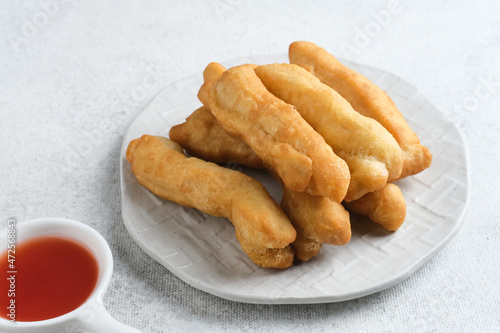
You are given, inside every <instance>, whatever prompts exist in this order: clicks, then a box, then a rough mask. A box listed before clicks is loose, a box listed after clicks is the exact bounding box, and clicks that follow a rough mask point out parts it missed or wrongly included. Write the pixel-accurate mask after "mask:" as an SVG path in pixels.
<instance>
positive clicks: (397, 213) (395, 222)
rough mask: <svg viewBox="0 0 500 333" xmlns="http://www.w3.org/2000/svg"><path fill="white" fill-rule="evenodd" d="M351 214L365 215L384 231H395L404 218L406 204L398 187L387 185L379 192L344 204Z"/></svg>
mask: <svg viewBox="0 0 500 333" xmlns="http://www.w3.org/2000/svg"><path fill="white" fill-rule="evenodd" d="M344 205H345V206H346V207H347V209H348V210H349V211H351V212H353V213H356V214H361V215H367V216H368V217H369V218H370V219H371V220H372V221H374V222H376V223H379V224H381V225H382V226H383V227H384V228H385V229H387V230H390V231H396V230H398V229H399V227H400V226H401V225H402V224H403V222H404V220H405V216H406V202H405V200H404V198H403V193H401V190H400V189H399V187H397V186H396V185H394V184H391V183H387V184H386V185H385V186H384V187H383V188H382V189H381V190H379V191H376V192H372V193H367V194H365V195H364V196H363V197H362V198H361V199H358V200H355V201H351V202H344Z"/></svg>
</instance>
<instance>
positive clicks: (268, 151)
mask: <svg viewBox="0 0 500 333" xmlns="http://www.w3.org/2000/svg"><path fill="white" fill-rule="evenodd" d="M221 67H222V66H220V65H219V64H214V63H212V64H209V65H208V66H207V68H206V69H205V71H204V79H205V83H204V84H203V86H202V87H201V89H200V91H199V93H198V98H199V99H200V101H201V102H202V103H203V104H204V105H205V106H206V107H208V108H209V109H210V110H211V112H212V114H213V115H214V116H215V118H216V119H217V122H218V123H219V124H220V126H221V127H222V128H223V129H224V131H225V132H227V133H228V134H230V135H231V136H233V137H235V138H237V139H240V140H242V141H243V142H245V143H246V144H247V145H248V146H250V148H251V149H252V150H253V151H254V152H255V153H256V155H257V156H259V158H260V159H262V161H263V162H264V164H265V165H266V167H267V168H269V169H270V170H272V171H273V173H275V174H277V175H278V176H279V178H280V179H281V180H282V181H283V182H284V183H285V185H286V186H287V187H288V188H290V189H293V190H295V191H297V192H307V193H310V194H314V195H321V196H326V197H328V198H330V199H332V200H333V201H337V202H338V201H340V200H342V199H343V198H344V196H345V194H346V191H347V187H348V184H349V180H350V174H349V170H348V167H347V165H346V163H345V162H344V161H343V160H342V159H341V158H339V157H338V156H337V155H335V153H334V152H333V151H332V149H331V147H330V146H329V145H328V144H326V142H325V140H324V139H323V138H322V137H321V135H319V134H318V133H317V132H316V131H315V130H314V129H313V128H312V127H311V126H310V125H309V124H308V123H307V122H306V121H305V120H304V119H302V117H301V116H300V114H299V113H298V112H297V111H296V110H295V108H294V107H293V106H291V105H289V104H286V103H285V102H283V101H282V100H280V99H278V98H276V97H275V96H273V95H272V94H271V93H270V92H269V91H267V90H266V88H265V87H264V85H263V84H262V82H261V81H260V80H259V78H258V77H257V75H255V72H254V70H253V68H254V67H255V66H253V65H242V66H237V67H233V68H230V69H228V70H226V71H223V67H222V68H221Z"/></svg>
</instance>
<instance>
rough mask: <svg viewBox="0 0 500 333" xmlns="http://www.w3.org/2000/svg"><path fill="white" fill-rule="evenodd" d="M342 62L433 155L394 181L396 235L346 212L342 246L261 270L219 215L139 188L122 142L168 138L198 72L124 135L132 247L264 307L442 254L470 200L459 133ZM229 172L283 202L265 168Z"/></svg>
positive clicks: (193, 104)
mask: <svg viewBox="0 0 500 333" xmlns="http://www.w3.org/2000/svg"><path fill="white" fill-rule="evenodd" d="M342 61H343V63H344V64H346V65H347V66H349V67H351V68H353V69H355V70H357V71H359V72H361V73H362V74H364V75H365V76H367V77H368V78H370V79H371V80H373V81H374V82H375V83H376V84H378V85H379V86H380V87H382V89H384V90H386V91H387V93H388V94H389V95H390V96H391V97H392V98H393V100H394V102H395V103H396V105H397V106H398V107H399V109H400V110H401V112H402V113H403V114H404V116H405V117H406V119H407V121H408V123H409V124H410V126H411V127H412V128H413V129H414V130H415V132H417V134H418V135H419V137H420V138H421V141H422V143H423V144H424V145H426V146H427V147H428V148H429V149H430V150H431V152H432V154H433V156H434V160H433V163H432V167H431V168H430V169H428V170H426V171H424V172H422V173H420V174H419V175H416V176H413V177H411V178H409V179H404V180H402V181H400V182H398V185H399V186H400V188H401V190H402V191H403V193H404V195H405V198H406V201H407V217H406V221H405V223H404V224H403V226H402V227H401V228H400V229H399V230H398V231H397V232H395V233H388V232H386V231H385V230H384V229H383V228H381V227H379V226H378V225H376V224H374V223H372V222H370V221H368V220H366V219H364V218H360V217H357V216H353V217H352V219H351V223H352V230H353V233H352V239H351V241H350V242H349V244H347V245H345V246H332V245H327V244H325V245H324V246H323V248H322V250H321V253H320V255H318V256H317V257H316V258H313V259H312V260H310V261H308V262H305V263H300V262H299V263H296V264H295V265H294V266H293V267H291V268H289V269H285V270H275V269H265V268H261V267H258V266H256V265H254V264H253V263H252V262H251V261H250V259H249V258H248V257H247V256H246V254H245V253H244V252H243V251H242V250H241V249H240V246H239V244H238V241H237V240H236V237H235V235H234V228H233V226H232V225H231V223H230V222H229V221H227V220H226V219H223V218H214V217H211V216H208V215H206V214H204V213H201V212H199V211H197V210H195V209H188V208H184V207H181V206H179V205H177V204H174V203H172V202H167V201H165V200H162V199H160V198H158V197H156V196H155V195H153V194H151V193H150V192H149V191H147V190H146V189H144V188H143V187H141V186H140V185H139V184H138V182H137V181H136V179H135V177H134V175H133V174H132V172H131V169H130V165H129V163H128V162H127V160H126V159H125V151H126V147H127V145H128V143H129V142H130V141H131V140H132V139H135V138H138V137H140V136H141V135H143V134H153V135H163V136H166V137H168V132H169V130H170V128H171V127H172V126H173V125H175V124H179V123H182V122H184V120H185V118H186V117H187V116H188V115H189V114H191V113H192V112H193V111H194V110H195V109H196V108H198V107H199V106H200V105H201V104H200V102H199V101H198V99H197V98H196V94H197V92H198V89H199V87H200V85H201V83H202V76H201V73H200V74H198V75H194V76H191V77H187V78H185V79H182V80H179V81H177V82H175V83H173V84H171V85H169V86H168V87H167V88H165V89H163V90H162V91H161V92H160V93H159V94H158V95H157V96H156V97H155V98H154V100H153V101H152V102H151V104H150V105H149V106H148V107H147V108H146V110H144V111H143V112H142V113H141V114H140V115H139V116H138V117H137V118H136V119H135V120H134V122H133V123H132V124H131V125H130V128H129V129H128V131H127V133H126V134H125V137H124V139H123V146H122V151H121V158H120V163H121V185H122V209H123V220H124V222H125V226H126V228H127V230H128V231H129V232H130V234H131V236H132V237H133V239H135V241H136V242H137V243H138V244H139V246H141V248H142V249H143V250H144V251H146V253H148V254H149V255H150V256H151V257H153V258H154V259H155V260H157V261H158V262H159V263H160V264H162V265H164V266H165V267H167V268H168V269H169V270H170V271H171V272H172V273H173V274H175V275H176V276H178V277H179V278H180V279H182V280H184V281H185V282H187V283H189V284H190V285H192V286H193V287H195V288H199V289H201V290H204V291H206V292H208V293H211V294H214V295H217V296H220V297H223V298H226V299H230V300H235V301H240V302H248V303H270V304H285V303H323V302H337V301H343V300H348V299H353V298H357V297H361V296H365V295H368V294H371V293H375V292H377V291H380V290H382V289H385V288H388V287H390V286H393V285H395V284H397V283H399V282H401V281H402V280H404V279H405V278H407V277H408V276H409V275H410V274H411V273H413V272H414V271H415V270H417V268H419V267H420V266H421V265H422V264H423V263H424V262H425V261H426V260H428V259H429V258H430V257H431V256H432V255H433V254H434V253H436V251H438V250H439V249H441V248H442V247H443V246H444V245H445V244H446V243H447V242H448V241H449V240H450V239H451V238H452V237H453V236H454V235H455V233H456V232H457V230H458V228H459V227H460V224H461V221H462V217H463V215H464V211H465V209H466V203H467V194H468V183H469V181H468V175H467V157H466V150H465V145H464V140H463V138H462V136H461V134H460V132H459V131H458V129H457V128H456V127H455V126H454V125H453V124H451V123H450V122H448V121H446V120H445V119H444V118H443V115H442V113H441V112H440V111H438V110H437V109H436V108H435V107H434V106H433V105H431V104H430V103H429V102H428V101H427V99H426V98H425V97H424V96H423V95H422V94H421V93H420V92H419V91H418V90H417V89H415V88H414V87H412V86H411V85H409V84H408V83H406V82H404V81H402V80H401V79H399V78H397V77H396V76H394V75H392V74H390V73H387V72H385V71H382V70H380V69H376V68H372V67H367V66H363V65H360V64H356V63H351V62H349V61H345V60H342ZM274 62H287V57H286V56H285V55H275V56H253V57H248V58H241V59H236V60H233V61H229V62H225V63H224V65H226V66H227V67H230V66H234V65H239V64H243V63H255V64H266V63H274ZM229 167H233V168H235V167H236V168H238V169H239V170H242V171H244V172H246V173H248V174H249V175H251V176H253V177H255V178H257V179H258V180H260V181H262V182H263V183H264V185H265V186H266V187H267V188H268V190H269V192H270V193H271V195H272V196H273V197H274V198H275V199H276V200H280V196H281V189H280V187H279V186H278V185H277V183H275V182H274V181H273V180H272V179H271V178H270V177H268V176H267V175H266V174H264V173H263V172H260V171H256V170H248V169H243V168H241V167H238V166H234V165H230V166H229ZM278 202H279V201H278Z"/></svg>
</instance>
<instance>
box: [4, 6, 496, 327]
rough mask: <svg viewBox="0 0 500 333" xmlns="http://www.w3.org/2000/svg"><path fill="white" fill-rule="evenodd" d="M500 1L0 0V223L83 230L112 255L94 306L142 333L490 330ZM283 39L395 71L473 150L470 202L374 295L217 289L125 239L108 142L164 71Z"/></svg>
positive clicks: (113, 144) (275, 48)
mask: <svg viewBox="0 0 500 333" xmlns="http://www.w3.org/2000/svg"><path fill="white" fill-rule="evenodd" d="M283 3H284V2H283ZM499 13H500V2H498V1H493V0H492V1H481V0H479V1H421V2H415V1H392V2H384V1H365V2H363V1H360V0H356V1H321V2H320V1H315V2H313V1H288V2H286V4H285V3H284V4H281V5H280V4H278V2H277V1H252V2H250V1H248V2H246V1H241V0H215V1H208V0H205V1H180V0H179V1H136V2H133V1H120V2H118V1H111V0H106V1H83V0H81V1H56V0H39V1H22V2H21V1H14V0H12V1H3V2H2V6H0V31H1V32H0V213H1V214H0V221H2V222H1V223H2V224H5V223H6V222H7V219H8V218H9V217H11V216H13V217H16V218H17V219H18V220H19V221H23V220H27V219H33V218H38V217H50V216H57V217H66V218H70V219H75V220H79V221H83V222H85V223H87V224H89V225H91V226H92V227H94V228H95V229H97V230H98V231H99V232H100V233H101V234H102V235H103V236H104V237H105V238H106V240H107V241H108V242H109V243H110V246H111V248H112V251H113V254H114V258H115V267H114V269H115V271H114V275H113V280H112V282H111V285H110V289H109V291H108V293H107V295H106V298H105V305H106V306H107V308H108V309H109V311H110V313H111V314H112V315H113V316H114V317H116V318H117V319H118V320H120V321H123V322H125V323H127V324H129V325H131V326H134V327H136V328H138V329H140V330H142V331H143V332H165V331H172V332H185V331H198V332H213V331H222V332H224V331H227V332H234V331H242V332H289V331H296V332H301V331H317V332H331V331H342V332H363V331H371V332H385V331H414V332H416V331H419V332H433V331H439V332H460V331H463V332H494V331H497V330H498V329H499V328H500V277H499V274H500V254H499V253H500V242H499V240H500V213H499V210H500V207H499V206H500V205H499V204H498V202H499V201H500V189H499V184H500V176H499V173H498V169H499V167H500V149H499V147H498V141H499V140H500V111H499V106H500V97H499V96H500V61H499V56H500V14H499ZM295 40H308V41H312V42H315V43H317V44H318V45H320V46H323V47H324V48H326V49H328V50H329V51H331V52H332V53H333V54H335V55H337V56H340V57H344V58H348V59H350V60H353V61H356V62H360V63H363V64H367V65H371V66H375V67H379V68H381V69H384V70H386V71H389V72H392V73H394V74H395V75H397V76H399V77H401V78H402V79H404V80H406V81H408V82H409V83H411V84H412V85H414V86H416V87H417V88H418V89H419V90H420V91H422V92H423V93H424V94H425V95H426V96H427V97H428V99H429V100H430V101H431V102H432V103H433V104H434V105H435V106H436V107H437V108H438V109H440V110H441V111H442V112H443V114H445V115H446V116H447V117H448V118H449V119H450V121H452V122H454V123H455V124H456V125H457V126H458V127H459V128H460V129H461V130H462V132H463V134H464V136H465V139H466V144H467V149H468V153H469V155H468V156H469V175H470V184H471V186H470V196H469V198H470V200H469V206H468V210H467V212H466V214H465V220H464V224H463V227H462V228H461V230H460V231H459V232H458V234H457V235H456V237H455V238H454V239H453V240H452V241H451V242H450V243H449V244H448V245H447V246H446V247H445V248H444V249H443V250H441V251H440V252H439V253H438V254H437V255H436V256H434V257H433V258H432V259H431V260H430V261H429V262H428V263H427V264H425V265H424V266H423V267H422V268H421V269H419V270H418V271H417V272H416V273H415V274H413V275H412V276H411V277H410V278H409V279H407V280H406V281H404V282H402V283H401V284H399V285H397V286H395V287H392V288H390V289H387V290H385V291H382V292H379V293H377V294H374V295H371V296H367V297H364V298H361V299H356V300H352V301H347V302H342V303H333V304H317V305H283V306H271V305H251V304H241V303H236V302H231V301H226V300H224V299H220V298H218V297H215V296H212V295H210V294H207V293H204V292H201V291H198V290H196V289H194V288H192V287H190V286H189V285H187V284H185V283H184V282H182V281H180V280H179V279H178V278H176V277H174V276H173V275H172V274H171V273H170V272H169V271H168V270H167V269H165V268H164V267H162V266H161V265H159V264H157V263H156V262H155V261H153V260H152V259H150V258H149V257H148V256H147V255H146V254H145V253H144V252H143V251H142V250H141V249H140V248H139V247H138V246H137V245H136V244H135V243H134V242H133V240H132V238H131V237H130V236H129V235H128V233H127V231H126V229H125V227H124V225H123V222H122V218H121V203H120V182H119V153H120V145H121V141H122V137H123V134H124V133H125V131H126V129H127V127H128V125H129V124H130V122H131V121H132V120H133V119H134V118H135V117H136V116H137V114H139V113H140V112H141V111H142V110H143V109H144V108H145V106H146V105H147V104H148V102H149V101H150V100H151V99H152V98H153V97H154V96H155V95H156V94H157V93H158V92H159V91H160V90H161V89H162V88H163V87H165V86H166V85H168V84H169V83H171V82H173V81H175V80H177V79H180V78H183V77H185V76H188V75H191V74H195V73H198V72H201V71H202V70H203V68H204V67H205V66H206V65H207V64H208V63H209V62H211V61H221V62H222V61H224V60H229V59H233V58H237V57H241V56H246V55H258V54H282V53H286V52H287V48H288V45H289V44H290V43H291V42H293V41H295ZM2 228H5V226H3V227H2Z"/></svg>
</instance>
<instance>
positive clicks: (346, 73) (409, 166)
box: [289, 42, 432, 178]
mask: <svg viewBox="0 0 500 333" xmlns="http://www.w3.org/2000/svg"><path fill="white" fill-rule="evenodd" d="M289 58H290V63H292V64H297V65H299V66H301V67H304V68H305V69H307V70H308V71H310V72H311V73H313V74H314V75H315V76H316V77H318V78H319V79H320V81H321V82H323V83H325V84H326V85H328V86H330V87H332V88H333V89H335V90H336V91H337V92H338V93H339V94H340V95H342V96H343V97H344V98H345V99H346V100H347V101H349V103H351V105H352V107H353V108H354V109H355V110H356V111H358V112H359V113H361V114H362V115H364V116H367V117H370V118H373V119H375V120H377V121H378V122H379V123H380V124H382V126H384V127H385V128H386V129H387V130H388V131H389V133H391V134H392V135H393V136H394V138H395V139H396V141H397V142H398V143H399V145H400V146H401V148H402V150H403V158H404V162H403V170H402V172H401V175H400V177H399V178H404V177H407V176H410V175H414V174H416V173H419V172H421V171H422V170H424V169H426V168H428V167H429V166H430V164H431V162H432V155H431V153H430V152H429V150H428V149H427V148H426V147H425V146H422V145H420V141H419V139H418V136H417V134H415V132H413V130H412V129H411V128H410V126H408V124H407V122H406V120H405V119H404V117H403V115H402V114H401V112H399V110H398V109H397V107H396V105H395V104H394V102H393V101H392V100H391V98H390V97H389V96H388V95H387V94H386V93H385V92H384V91H383V90H382V89H380V88H379V87H378V86H377V85H375V84H374V83H373V82H371V81H370V80H368V79H367V78H366V77H365V76H363V75H361V74H359V73H357V72H355V71H353V70H351V69H349V68H347V67H345V66H344V65H342V64H341V63H340V62H339V61H338V60H337V59H336V58H335V57H334V56H333V55H331V54H330V53H328V52H327V51H326V50H324V49H322V48H320V47H318V46H316V45H315V44H313V43H310V42H294V43H292V44H291V45H290V48H289Z"/></svg>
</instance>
